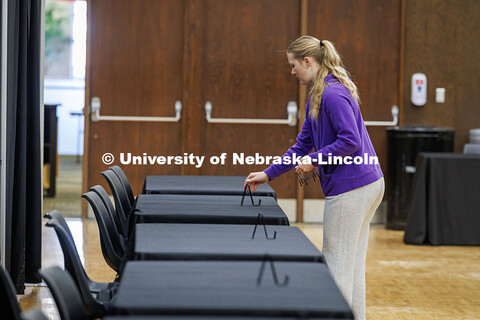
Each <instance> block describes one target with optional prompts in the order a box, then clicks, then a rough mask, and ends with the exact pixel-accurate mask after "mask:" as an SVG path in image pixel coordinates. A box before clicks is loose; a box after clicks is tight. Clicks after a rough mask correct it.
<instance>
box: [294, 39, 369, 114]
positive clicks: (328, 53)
mask: <svg viewBox="0 0 480 320" xmlns="http://www.w3.org/2000/svg"><path fill="white" fill-rule="evenodd" d="M287 53H291V54H293V55H294V57H295V58H296V59H298V60H302V59H304V58H305V57H312V58H314V59H315V60H316V61H317V62H318V63H319V64H320V68H319V69H318V74H317V78H316V80H315V83H314V84H313V87H312V90H311V92H310V93H311V96H312V97H311V99H310V112H309V116H310V118H312V119H313V120H316V119H317V117H318V113H319V111H320V104H321V101H322V96H323V92H324V91H325V88H326V87H327V85H328V83H325V77H326V76H327V75H328V74H330V73H331V74H332V75H333V76H334V77H335V78H337V79H338V81H339V82H340V83H341V84H343V85H344V86H345V87H346V88H347V89H348V91H350V94H351V95H352V97H353V98H354V99H355V100H356V101H357V102H358V103H360V97H359V95H358V89H357V86H356V85H355V83H353V81H352V80H350V77H349V74H348V72H347V70H345V68H344V67H343V63H342V59H341V58H340V55H339V54H338V52H337V50H336V49H335V46H334V45H333V43H331V42H330V41H328V40H321V41H319V40H318V39H316V38H314V37H311V36H302V37H300V38H298V39H297V40H295V41H294V42H293V43H292V44H291V45H290V46H289V47H288V49H287Z"/></svg>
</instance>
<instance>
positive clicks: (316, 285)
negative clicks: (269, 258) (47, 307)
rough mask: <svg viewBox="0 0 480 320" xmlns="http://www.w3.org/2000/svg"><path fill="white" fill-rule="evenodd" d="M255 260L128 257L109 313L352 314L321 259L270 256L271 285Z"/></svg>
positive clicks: (269, 278)
mask: <svg viewBox="0 0 480 320" xmlns="http://www.w3.org/2000/svg"><path fill="white" fill-rule="evenodd" d="M261 264H262V263H261V262H258V261H237V262H230V261H130V262H128V263H127V265H126V268H125V269H124V271H123V273H122V276H121V280H120V286H119V288H118V292H117V294H116V296H115V297H114V298H113V300H112V303H111V308H112V312H113V313H115V314H183V315H188V314H202V315H237V316H241V315H252V316H253V315H257V316H273V317H277V316H286V317H288V316H289V317H297V316H303V317H311V316H313V317H332V318H350V319H353V316H352V313H351V310H350V308H349V306H348V304H347V303H346V301H345V299H344V298H343V296H342V294H341V293H340V291H339V290H338V288H337V286H336V284H335V282H334V280H333V278H332V277H331V275H330V273H329V271H328V270H327V268H326V265H325V264H322V263H311V262H275V263H274V266H275V270H276V273H277V275H278V279H279V282H283V280H284V277H285V275H288V276H289V281H288V284H287V285H286V286H283V287H282V286H277V285H275V283H274V281H273V276H272V271H271V270H270V267H269V265H268V264H267V265H265V269H264V272H263V278H262V282H261V284H260V286H257V276H258V273H259V269H260V267H261Z"/></svg>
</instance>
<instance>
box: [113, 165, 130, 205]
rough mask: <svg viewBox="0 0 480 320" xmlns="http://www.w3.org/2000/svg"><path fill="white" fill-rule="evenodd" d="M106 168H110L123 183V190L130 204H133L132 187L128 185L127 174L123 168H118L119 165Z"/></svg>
mask: <svg viewBox="0 0 480 320" xmlns="http://www.w3.org/2000/svg"><path fill="white" fill-rule="evenodd" d="M108 169H109V170H112V171H113V172H115V173H116V174H117V176H118V178H119V179H120V181H121V182H122V184H123V187H124V188H125V192H126V193H127V196H128V200H129V201H130V206H133V202H134V201H135V196H134V195H133V191H132V187H131V186H130V182H129V181H128V178H127V175H126V174H125V172H124V171H123V169H122V168H120V167H119V166H112V167H110V168H108Z"/></svg>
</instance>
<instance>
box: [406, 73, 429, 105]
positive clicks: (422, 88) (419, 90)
mask: <svg viewBox="0 0 480 320" xmlns="http://www.w3.org/2000/svg"><path fill="white" fill-rule="evenodd" d="M410 100H411V101H412V103H413V104H414V105H416V106H418V107H420V106H424V105H425V103H427V76H426V75H425V74H424V73H414V74H413V75H412V95H411V98H410Z"/></svg>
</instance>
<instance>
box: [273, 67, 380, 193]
mask: <svg viewBox="0 0 480 320" xmlns="http://www.w3.org/2000/svg"><path fill="white" fill-rule="evenodd" d="M325 82H327V83H329V84H328V85H327V87H326V88H325V91H324V93H323V96H322V102H321V108H320V111H319V114H318V117H317V120H315V121H313V120H312V119H311V118H310V116H309V115H308V113H309V104H310V98H311V97H310V98H309V99H308V102H307V106H306V110H305V114H306V116H305V121H304V122H303V127H302V131H301V132H300V134H299V135H298V136H297V143H296V144H294V145H293V146H292V147H290V148H289V149H288V150H287V152H286V153H285V154H284V155H283V156H282V159H284V161H283V162H284V163H283V164H272V165H271V166H270V167H268V168H267V169H266V170H265V173H266V174H267V175H268V177H269V178H270V180H273V179H275V178H276V177H278V176H280V175H282V174H283V173H285V172H288V171H290V170H292V169H294V167H295V164H291V163H290V164H288V162H287V163H285V162H286V161H285V159H286V157H287V158H289V159H290V162H292V160H294V159H295V158H296V157H302V156H304V155H306V154H309V155H310V157H311V158H312V164H313V165H314V166H316V167H318V171H319V176H320V184H321V186H322V190H323V193H324V194H325V196H335V195H338V194H341V193H344V192H347V191H351V190H353V189H357V188H360V187H363V186H365V185H367V184H370V183H372V182H375V181H377V180H378V179H380V178H381V177H382V176H383V173H382V170H381V168H380V165H379V164H378V161H377V163H375V162H374V161H371V160H370V159H371V158H370V157H376V154H375V150H374V148H373V145H372V142H371V141H370V137H369V136H368V132H367V129H366V128H365V124H364V123H363V119H362V114H361V112H360V107H359V106H358V103H357V101H356V100H355V99H354V98H353V97H352V95H351V94H350V91H348V89H347V88H346V87H345V86H344V85H342V84H341V83H340V82H338V80H337V79H336V78H335V77H334V76H333V75H331V74H329V75H328V76H326V77H325ZM294 154H295V156H294ZM334 156H341V157H346V156H350V157H348V158H350V161H348V160H345V162H343V163H342V164H325V163H327V162H328V161H329V158H330V159H333V157H334ZM358 157H361V158H362V159H363V160H367V159H368V161H362V163H361V164H355V163H353V161H351V160H353V159H354V158H357V160H359V158H358ZM344 159H347V158H344ZM349 162H352V163H351V164H347V163H349ZM359 162H360V161H357V162H356V163H359ZM372 162H373V163H374V164H371V163H372Z"/></svg>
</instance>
